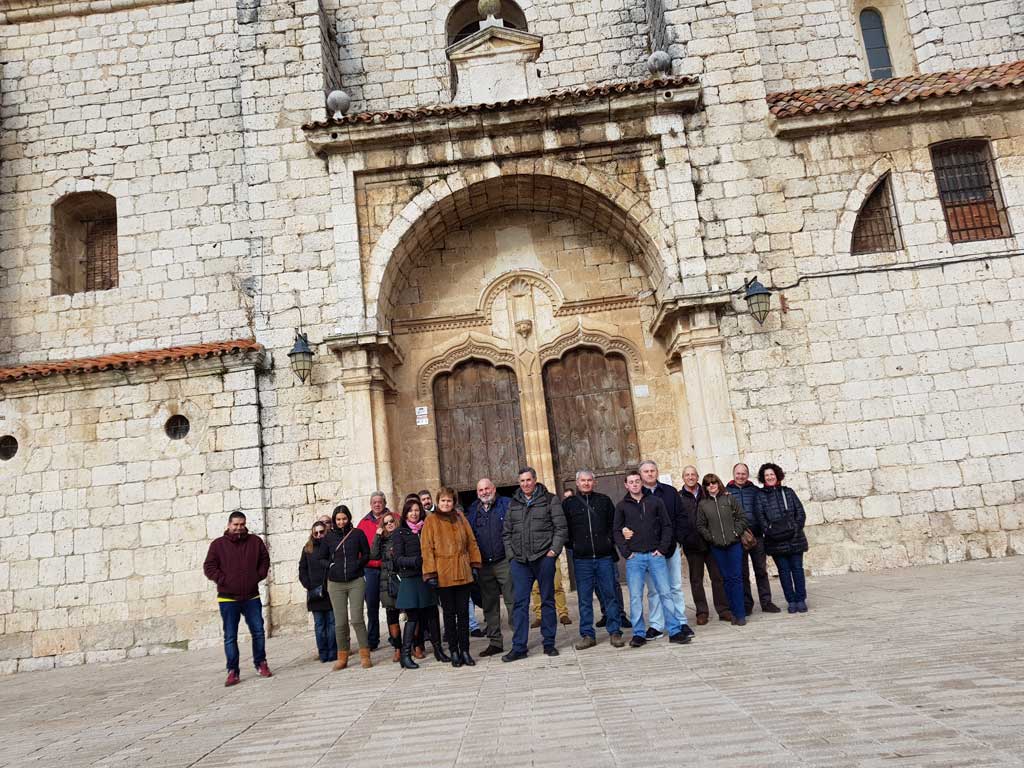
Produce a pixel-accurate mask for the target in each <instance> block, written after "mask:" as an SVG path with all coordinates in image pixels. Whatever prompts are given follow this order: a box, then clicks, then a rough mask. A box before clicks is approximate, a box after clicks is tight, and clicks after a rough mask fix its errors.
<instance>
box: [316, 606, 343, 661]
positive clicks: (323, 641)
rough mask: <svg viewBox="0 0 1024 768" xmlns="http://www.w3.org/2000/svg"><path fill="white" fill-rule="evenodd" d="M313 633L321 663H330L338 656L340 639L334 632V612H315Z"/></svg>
mask: <svg viewBox="0 0 1024 768" xmlns="http://www.w3.org/2000/svg"><path fill="white" fill-rule="evenodd" d="M313 631H314V632H315V633H316V649H317V650H318V651H320V661H330V660H331V659H333V658H336V657H337V655H338V638H337V637H336V636H335V634H334V632H335V630H334V611H313Z"/></svg>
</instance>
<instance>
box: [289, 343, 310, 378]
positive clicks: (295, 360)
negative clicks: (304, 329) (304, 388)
mask: <svg viewBox="0 0 1024 768" xmlns="http://www.w3.org/2000/svg"><path fill="white" fill-rule="evenodd" d="M288 357H289V358H290V359H291V361H292V370H293V371H295V375H296V376H298V377H299V381H301V382H302V383H303V384H305V383H306V379H307V378H309V372H310V371H311V370H313V350H312V348H311V347H310V346H309V339H308V338H307V337H306V334H304V333H300V332H299V331H296V332H295V346H294V347H292V351H291V352H289V353H288Z"/></svg>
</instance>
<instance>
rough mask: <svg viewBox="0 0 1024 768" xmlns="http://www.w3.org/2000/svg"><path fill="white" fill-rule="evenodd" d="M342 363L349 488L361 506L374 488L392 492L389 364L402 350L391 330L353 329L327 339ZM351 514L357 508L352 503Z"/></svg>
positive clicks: (345, 482)
mask: <svg viewBox="0 0 1024 768" xmlns="http://www.w3.org/2000/svg"><path fill="white" fill-rule="evenodd" d="M324 341H325V342H326V343H327V345H328V347H329V348H330V350H331V351H332V352H334V354H335V355H336V356H337V358H338V360H339V361H340V363H341V369H342V372H341V379H340V380H341V386H342V388H343V390H344V392H345V408H346V410H347V427H348V439H349V443H348V457H349V458H348V461H347V462H346V465H345V467H344V469H343V477H342V485H343V487H344V489H345V494H346V496H347V497H348V498H350V499H352V503H353V504H361V505H363V506H361V507H360V508H359V509H363V508H364V507H365V508H368V507H369V501H370V493H372V492H373V491H375V490H382V491H384V493H386V494H387V496H388V499H389V501H390V500H392V499H393V498H394V488H393V487H392V484H393V479H392V477H393V476H392V471H391V446H390V440H389V425H388V409H387V399H388V397H389V396H390V395H391V394H392V393H393V392H394V389H395V388H394V383H393V381H392V377H391V369H392V367H393V366H394V365H397V364H400V363H401V360H402V358H401V354H400V352H399V351H398V348H397V347H395V346H394V344H393V342H392V341H391V339H390V337H389V336H388V335H387V334H350V335H345V336H332V337H330V338H328V339H325V340H324ZM352 513H353V515H358V514H359V510H356V509H353V511H352Z"/></svg>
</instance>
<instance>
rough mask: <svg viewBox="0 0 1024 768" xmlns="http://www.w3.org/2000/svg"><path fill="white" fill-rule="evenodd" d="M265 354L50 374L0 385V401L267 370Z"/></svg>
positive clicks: (240, 353) (245, 352) (253, 351)
mask: <svg viewBox="0 0 1024 768" xmlns="http://www.w3.org/2000/svg"><path fill="white" fill-rule="evenodd" d="M266 369H267V354H266V352H264V351H263V350H262V349H258V350H256V349H253V350H245V351H241V352H236V353H234V354H225V355H223V356H220V357H210V358H206V359H199V360H176V361H173V362H161V363H154V364H148V365H139V366H136V367H134V368H127V369H121V370H106V371H87V372H80V373H77V372H76V373H68V374H52V375H50V376H46V377H45V378H34V379H18V380H16V381H7V382H2V383H0V399H8V398H12V399H13V398H18V397H31V396H34V395H49V394H56V393H59V392H75V391H81V390H87V389H107V388H110V387H120V386H138V385H141V384H150V383H152V382H155V381H172V380H175V379H189V378H197V377H200V376H214V375H223V374H226V373H232V372H234V371H244V370H266Z"/></svg>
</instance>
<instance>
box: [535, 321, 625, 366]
mask: <svg viewBox="0 0 1024 768" xmlns="http://www.w3.org/2000/svg"><path fill="white" fill-rule="evenodd" d="M580 346H582V347H588V346H589V347H596V348H597V349H600V350H601V351H602V352H604V353H605V354H607V353H609V352H617V353H619V354H620V355H622V356H623V357H624V358H625V359H626V363H627V364H628V365H629V367H630V369H631V370H632V371H633V372H634V373H642V372H643V359H642V358H641V357H640V353H639V352H638V351H637V349H636V347H634V346H633V344H632V343H631V342H629V341H627V340H626V339H623V338H622V337H620V336H614V335H612V334H610V333H607V332H606V331H602V330H598V329H596V328H587V327H584V326H583V324H582V323H580V324H579V325H577V326H576V327H575V328H573V329H572V330H571V331H569V332H567V333H563V334H562V335H561V336H559V337H558V338H556V339H555V340H554V341H552V342H550V343H549V344H545V345H544V346H542V347H541V348H540V350H539V351H538V353H537V354H538V357H539V358H540V364H541V365H542V366H543V365H544V364H545V363H547V362H548V361H550V360H558V359H559V358H561V357H562V355H564V354H565V353H566V352H568V351H569V350H570V349H573V348H574V347H580Z"/></svg>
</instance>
